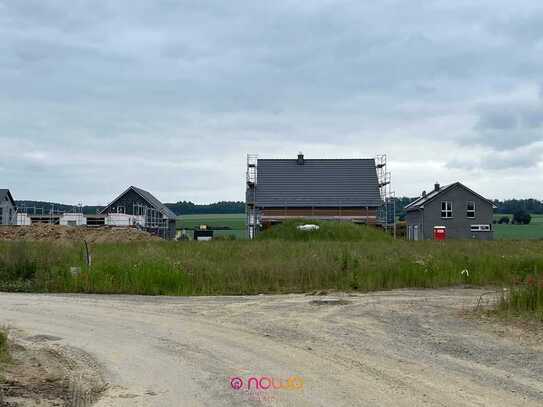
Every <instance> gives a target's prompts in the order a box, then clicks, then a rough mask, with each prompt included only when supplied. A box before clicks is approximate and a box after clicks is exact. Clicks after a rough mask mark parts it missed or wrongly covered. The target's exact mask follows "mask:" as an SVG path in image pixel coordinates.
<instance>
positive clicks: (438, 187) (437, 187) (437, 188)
mask: <svg viewBox="0 0 543 407" xmlns="http://www.w3.org/2000/svg"><path fill="white" fill-rule="evenodd" d="M440 188H441V185H439V182H436V183H435V185H434V191H439V189H440Z"/></svg>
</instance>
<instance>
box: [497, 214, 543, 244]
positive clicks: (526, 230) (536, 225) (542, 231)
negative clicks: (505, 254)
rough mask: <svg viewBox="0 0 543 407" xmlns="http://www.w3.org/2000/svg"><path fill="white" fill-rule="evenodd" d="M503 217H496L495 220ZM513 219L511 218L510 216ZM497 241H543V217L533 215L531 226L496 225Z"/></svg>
mask: <svg viewBox="0 0 543 407" xmlns="http://www.w3.org/2000/svg"><path fill="white" fill-rule="evenodd" d="M502 216H507V215H499V214H498V215H494V219H496V220H499V219H500V218H501V217H502ZM509 218H511V216H509ZM494 228H495V229H494V230H495V237H496V239H504V240H528V239H530V240H533V239H543V215H532V221H531V222H530V224H529V225H511V224H510V225H499V224H495V225H494Z"/></svg>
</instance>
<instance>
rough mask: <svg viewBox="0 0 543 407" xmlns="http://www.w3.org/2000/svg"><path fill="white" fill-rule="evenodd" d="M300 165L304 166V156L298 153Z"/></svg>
mask: <svg viewBox="0 0 543 407" xmlns="http://www.w3.org/2000/svg"><path fill="white" fill-rule="evenodd" d="M297 163H298V165H304V155H303V154H302V153H298V160H297Z"/></svg>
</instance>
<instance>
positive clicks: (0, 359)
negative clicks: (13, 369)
mask: <svg viewBox="0 0 543 407" xmlns="http://www.w3.org/2000/svg"><path fill="white" fill-rule="evenodd" d="M8 360H9V353H8V334H7V332H6V331H5V330H4V329H1V328H0V364H3V363H5V362H7V361H8ZM0 373H1V368H0Z"/></svg>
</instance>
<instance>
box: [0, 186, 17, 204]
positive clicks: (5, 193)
mask: <svg viewBox="0 0 543 407" xmlns="http://www.w3.org/2000/svg"><path fill="white" fill-rule="evenodd" d="M6 198H8V199H9V200H10V201H11V204H12V205H13V206H15V200H14V199H13V196H12V195H11V192H9V189H0V202H2V201H4V200H5V199H6Z"/></svg>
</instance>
